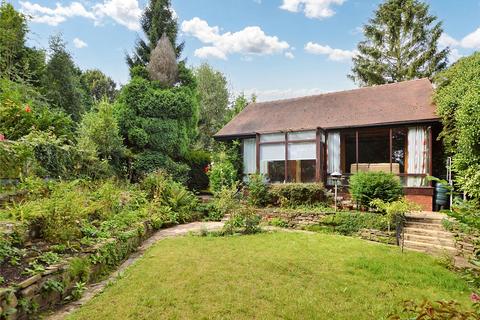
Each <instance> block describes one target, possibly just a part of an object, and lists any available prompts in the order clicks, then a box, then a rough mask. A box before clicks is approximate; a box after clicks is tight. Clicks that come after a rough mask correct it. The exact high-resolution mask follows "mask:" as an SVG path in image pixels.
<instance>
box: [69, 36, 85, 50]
mask: <svg viewBox="0 0 480 320" xmlns="http://www.w3.org/2000/svg"><path fill="white" fill-rule="evenodd" d="M73 45H74V46H75V48H78V49H82V48H85V47H88V44H87V43H86V42H85V41H83V40H80V39H79V38H75V39H73Z"/></svg>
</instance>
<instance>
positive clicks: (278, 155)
mask: <svg viewBox="0 0 480 320" xmlns="http://www.w3.org/2000/svg"><path fill="white" fill-rule="evenodd" d="M284 160H285V143H278V144H264V145H261V146H260V173H262V174H268V162H270V161H284Z"/></svg>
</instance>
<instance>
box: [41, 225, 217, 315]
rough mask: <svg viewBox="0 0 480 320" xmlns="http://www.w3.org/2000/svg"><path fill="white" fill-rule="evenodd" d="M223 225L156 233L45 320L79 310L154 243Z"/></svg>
mask: <svg viewBox="0 0 480 320" xmlns="http://www.w3.org/2000/svg"><path fill="white" fill-rule="evenodd" d="M223 224H224V223H223V222H192V223H188V224H182V225H178V226H175V227H172V228H168V229H163V230H159V231H157V232H156V233H154V234H153V235H152V236H151V237H150V238H148V239H147V240H145V242H144V243H143V244H142V245H141V246H140V247H139V248H138V249H137V251H136V252H134V253H133V254H132V255H130V257H129V258H128V259H127V260H126V261H125V262H123V263H122V264H121V265H120V267H118V269H117V270H116V271H115V272H114V273H112V274H111V275H110V276H109V277H108V279H106V280H104V281H102V282H99V283H94V284H91V285H89V286H88V287H87V289H86V291H85V292H84V294H83V296H82V298H81V299H80V300H78V301H74V302H72V303H69V304H67V305H65V306H64V307H63V308H61V309H59V310H57V311H55V313H53V314H51V315H49V316H46V317H45V319H47V320H61V319H64V318H66V317H67V316H68V315H69V314H70V313H72V312H73V311H75V310H76V309H78V308H80V307H81V306H82V305H84V304H85V303H87V302H88V301H90V300H91V299H92V298H93V297H94V296H95V295H97V294H98V293H100V292H101V291H102V290H103V289H104V288H105V287H106V286H107V285H108V284H109V283H111V282H113V281H115V280H116V279H117V278H118V277H120V276H121V275H122V274H123V272H124V271H125V270H126V269H127V268H128V267H129V266H131V265H132V264H134V263H135V262H136V261H137V260H138V259H139V258H141V257H142V255H143V254H144V253H145V251H146V250H147V249H148V248H150V247H151V246H152V245H153V244H155V243H156V242H158V241H160V240H163V239H167V238H172V237H177V236H183V235H186V234H188V233H190V232H200V231H202V230H207V231H214V230H219V229H221V228H222V227H223Z"/></svg>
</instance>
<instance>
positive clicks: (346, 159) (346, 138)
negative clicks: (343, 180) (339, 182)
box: [330, 132, 357, 173]
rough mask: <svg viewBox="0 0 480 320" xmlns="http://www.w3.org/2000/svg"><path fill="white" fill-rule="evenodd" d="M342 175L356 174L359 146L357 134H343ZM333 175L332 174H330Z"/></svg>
mask: <svg viewBox="0 0 480 320" xmlns="http://www.w3.org/2000/svg"><path fill="white" fill-rule="evenodd" d="M341 139H342V148H341V157H342V168H341V171H342V173H354V172H356V168H357V166H356V163H357V153H356V152H357V144H356V134H355V132H346V133H342V135H341ZM330 173H331V172H330Z"/></svg>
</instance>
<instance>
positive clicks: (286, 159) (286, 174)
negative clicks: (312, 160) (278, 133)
mask: <svg viewBox="0 0 480 320" xmlns="http://www.w3.org/2000/svg"><path fill="white" fill-rule="evenodd" d="M287 180H288V133H287V132H285V179H284V182H287Z"/></svg>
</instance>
